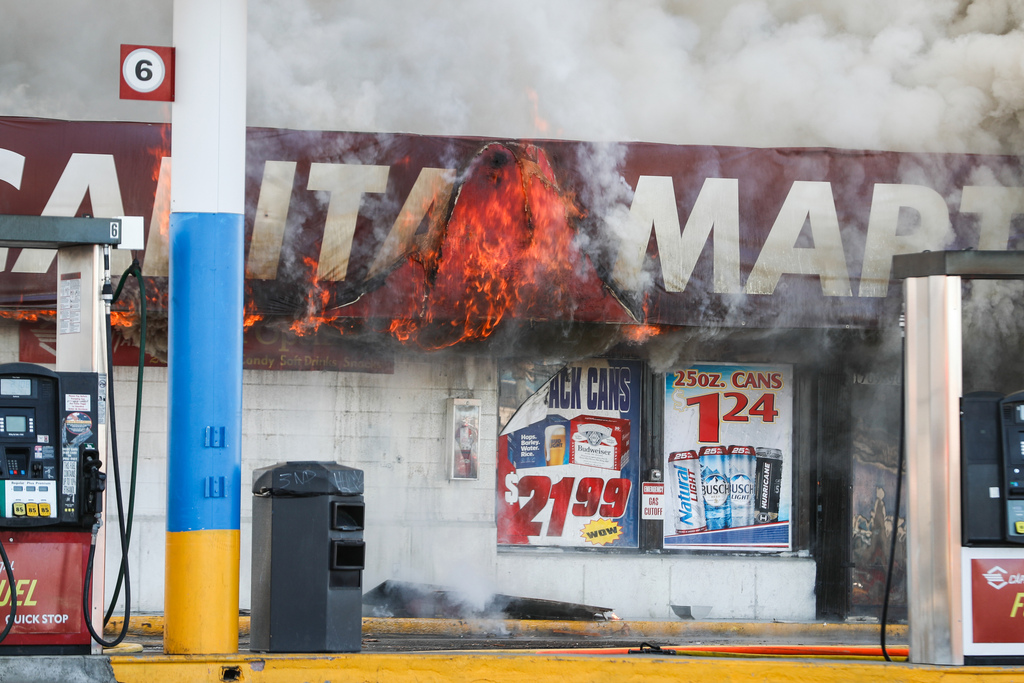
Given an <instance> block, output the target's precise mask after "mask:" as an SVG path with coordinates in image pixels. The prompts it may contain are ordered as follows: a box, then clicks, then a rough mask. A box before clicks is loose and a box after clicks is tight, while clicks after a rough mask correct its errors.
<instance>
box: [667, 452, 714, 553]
mask: <svg viewBox="0 0 1024 683" xmlns="http://www.w3.org/2000/svg"><path fill="white" fill-rule="evenodd" d="M668 472H669V493H670V495H671V496H672V510H673V513H674V514H673V515H672V517H673V520H672V521H673V522H674V523H675V529H676V533H677V534H694V533H697V532H698V531H707V528H708V526H707V523H706V522H705V521H704V494H703V491H702V489H701V481H700V459H699V458H698V457H697V452H696V451H681V452H678V453H670V454H669V456H668Z"/></svg>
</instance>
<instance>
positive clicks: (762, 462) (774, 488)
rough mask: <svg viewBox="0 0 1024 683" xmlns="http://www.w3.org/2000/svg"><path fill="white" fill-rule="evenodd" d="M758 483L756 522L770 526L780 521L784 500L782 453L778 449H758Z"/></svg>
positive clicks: (755, 508) (756, 485)
mask: <svg viewBox="0 0 1024 683" xmlns="http://www.w3.org/2000/svg"><path fill="white" fill-rule="evenodd" d="M755 454H756V457H757V469H756V471H755V474H754V476H755V478H756V482H755V485H754V522H755V523H756V524H768V523H769V522H776V521H778V519H779V501H780V499H781V498H782V451H781V450H779V449H778V448H757V449H755Z"/></svg>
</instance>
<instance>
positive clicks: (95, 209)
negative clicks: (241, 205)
mask: <svg viewBox="0 0 1024 683" xmlns="http://www.w3.org/2000/svg"><path fill="white" fill-rule="evenodd" d="M139 64H140V65H142V70H141V71H140V73H141V74H142V75H143V76H147V75H148V72H146V71H145V69H146V68H148V67H147V66H146V65H144V64H142V62H139ZM169 157H170V127H169V126H166V125H153V124H138V123H95V122H80V121H42V120H35V119H17V118H0V213H3V214H22V215H41V214H42V213H43V212H44V210H45V212H46V213H47V214H49V215H66V216H73V215H82V214H86V213H88V214H90V215H98V216H102V215H133V216H143V217H144V219H145V220H146V222H147V227H146V231H147V236H146V249H145V250H144V252H137V253H136V256H138V258H139V260H140V262H141V263H142V273H143V276H144V278H145V279H146V290H147V293H148V296H149V304H148V305H149V310H150V311H151V312H153V313H154V314H159V313H160V312H161V311H166V302H167V291H168V287H167V282H168V271H169V267H168V253H169V249H168V246H167V245H168V230H169V228H168V215H169V209H170V201H169V188H170V182H171V164H170V161H169ZM1020 177H1021V159H1020V158H1019V157H1010V156H995V155H988V156H985V155H965V154H960V155H958V154H903V153H894V152H870V151H844V150H834V149H750V148H738V147H710V146H681V145H660V144H643V143H619V144H608V145H595V144H592V143H586V142H574V141H522V140H512V141H510V140H491V139H484V138H455V137H447V138H445V137H431V136H417V135H404V134H370V133H340V132H330V131H327V132H324V131H319V132H318V131H291V130H279V129H260V128H251V129H249V130H248V133H247V146H246V179H245V183H246V184H245V194H246V208H245V245H246V248H245V259H246V263H245V271H246V283H245V286H246V313H247V314H248V315H250V316H251V317H253V318H257V319H260V320H264V321H267V320H271V319H273V320H275V321H280V320H282V319H283V320H284V321H285V324H286V326H287V325H288V324H289V323H291V322H293V321H294V322H296V323H299V325H298V326H297V327H295V328H293V329H298V330H306V329H314V328H316V327H317V326H319V325H328V326H332V327H335V328H336V329H337V330H345V333H346V334H348V332H349V331H350V330H351V326H352V325H354V324H357V326H358V330H357V332H358V334H359V335H362V338H363V339H364V340H370V341H377V342H379V341H385V342H387V343H388V344H391V345H394V344H407V345H416V346H418V347H421V348H428V349H437V348H443V347H448V346H451V345H453V344H457V343H460V342H465V341H477V340H482V339H486V338H488V337H489V336H490V335H492V334H493V333H495V332H496V331H499V330H509V329H511V328H513V327H514V325H515V324H516V323H517V322H518V323H520V324H523V325H529V326H530V327H531V329H540V330H542V331H543V330H544V329H547V330H551V331H558V330H557V329H554V330H552V327H556V326H561V325H566V324H577V323H614V324H615V325H616V329H618V328H620V327H621V328H622V329H627V328H630V327H634V326H635V325H636V324H637V323H645V324H649V325H708V324H712V325H720V326H725V327H730V326H737V327H738V326H740V325H744V326H747V327H759V326H779V325H781V326H785V327H790V328H801V327H832V326H838V327H843V326H850V327H874V326H878V325H880V324H882V323H884V322H885V321H893V320H895V319H896V318H897V317H898V304H899V296H898V289H897V288H896V287H895V286H894V285H892V284H891V282H890V273H891V264H892V257H893V255H894V254H899V253H908V252H919V251H924V250H932V251H934V250H939V249H960V248H975V249H984V250H990V249H995V250H999V249H1007V248H1019V247H1020V246H1021V244H1022V243H1024V240H1022V236H1021V235H1019V234H1018V229H1017V228H1018V226H1019V222H1017V223H1015V220H1016V219H1015V216H1016V215H1017V214H1019V213H1020V211H1019V208H1018V207H1019V206H1021V204H1022V201H1024V200H1022V199H1021V195H1022V192H1024V188H1021V187H1017V185H1022V184H1024V183H1022V182H1021V181H1020V180H1019V178H1020ZM996 179H998V181H997V180H996ZM118 257H121V258H122V261H123V260H124V259H125V258H127V257H125V255H124V254H117V255H115V258H118ZM126 265H127V263H123V265H122V266H121V269H123V268H124V267H125V266H126ZM54 272H55V271H54V262H53V258H52V255H47V254H45V253H39V251H38V250H23V249H9V250H8V251H7V253H6V261H4V260H3V258H2V257H0V306H3V307H7V308H21V309H25V308H52V307H53V305H54V300H55V293H54V292H55V282H54V278H55V276H54ZM890 295H891V296H890ZM609 329H611V328H609ZM296 334H300V332H296ZM348 338H349V337H346V339H348ZM344 343H347V342H344ZM378 346H380V344H378Z"/></svg>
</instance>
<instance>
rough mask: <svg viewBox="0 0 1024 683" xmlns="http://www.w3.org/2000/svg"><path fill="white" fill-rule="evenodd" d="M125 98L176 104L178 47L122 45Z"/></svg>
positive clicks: (122, 89) (122, 83)
mask: <svg viewBox="0 0 1024 683" xmlns="http://www.w3.org/2000/svg"><path fill="white" fill-rule="evenodd" d="M121 99H122V100H155V101H161V102H172V101H174V48H173V47H151V46H146V45H122V46H121Z"/></svg>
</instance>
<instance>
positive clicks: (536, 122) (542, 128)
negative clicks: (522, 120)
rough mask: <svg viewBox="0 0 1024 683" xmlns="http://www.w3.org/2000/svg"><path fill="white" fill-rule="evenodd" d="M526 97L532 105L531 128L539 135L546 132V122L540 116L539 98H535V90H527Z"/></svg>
mask: <svg viewBox="0 0 1024 683" xmlns="http://www.w3.org/2000/svg"><path fill="white" fill-rule="evenodd" d="M526 96H527V97H528V98H529V100H530V104H531V105H533V127H534V128H536V129H537V130H538V131H539V132H541V133H546V132H548V122H547V121H545V120H544V119H543V118H541V116H540V98H538V97H537V91H536V90H532V89H530V90H527V91H526Z"/></svg>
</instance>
